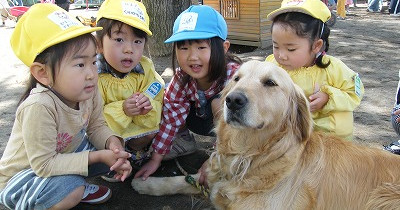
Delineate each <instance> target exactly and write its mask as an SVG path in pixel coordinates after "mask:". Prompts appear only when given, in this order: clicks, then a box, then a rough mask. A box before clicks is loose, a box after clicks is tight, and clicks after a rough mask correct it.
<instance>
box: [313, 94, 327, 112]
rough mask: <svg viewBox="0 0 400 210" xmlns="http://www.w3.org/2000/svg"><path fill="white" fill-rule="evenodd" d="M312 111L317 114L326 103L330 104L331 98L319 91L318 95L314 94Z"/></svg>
mask: <svg viewBox="0 0 400 210" xmlns="http://www.w3.org/2000/svg"><path fill="white" fill-rule="evenodd" d="M309 99H310V111H311V112H315V111H318V110H321V109H322V108H323V107H324V106H325V104H326V103H328V100H329V96H328V94H326V93H324V92H321V91H318V92H317V93H314V94H312V95H311V96H310V97H309Z"/></svg>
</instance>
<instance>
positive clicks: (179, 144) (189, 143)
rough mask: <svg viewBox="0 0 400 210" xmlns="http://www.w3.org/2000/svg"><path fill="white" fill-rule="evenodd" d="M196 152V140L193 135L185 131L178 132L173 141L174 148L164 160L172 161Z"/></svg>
mask: <svg viewBox="0 0 400 210" xmlns="http://www.w3.org/2000/svg"><path fill="white" fill-rule="evenodd" d="M195 151H196V140H195V139H194V136H193V134H191V133H190V132H189V130H188V129H185V130H183V131H181V132H178V133H177V134H176V136H175V138H174V140H173V141H172V147H171V150H170V151H169V153H168V154H166V155H165V156H164V159H163V160H171V159H174V158H176V157H178V156H183V155H188V154H191V153H193V152H195Z"/></svg>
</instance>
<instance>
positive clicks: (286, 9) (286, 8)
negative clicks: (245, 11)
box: [267, 6, 319, 21]
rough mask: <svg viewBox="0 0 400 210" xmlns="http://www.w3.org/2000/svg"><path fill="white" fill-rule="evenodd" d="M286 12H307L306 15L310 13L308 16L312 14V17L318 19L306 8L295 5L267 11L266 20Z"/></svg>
mask: <svg viewBox="0 0 400 210" xmlns="http://www.w3.org/2000/svg"><path fill="white" fill-rule="evenodd" d="M287 12H300V13H304V14H307V15H310V16H312V17H314V18H317V19H319V18H318V17H316V16H315V15H313V14H311V13H310V12H308V11H307V10H305V9H303V8H299V7H297V6H296V7H284V8H279V9H277V10H275V11H273V12H271V13H269V14H268V15H267V20H269V21H272V20H274V18H275V17H276V16H278V15H280V14H283V13H287Z"/></svg>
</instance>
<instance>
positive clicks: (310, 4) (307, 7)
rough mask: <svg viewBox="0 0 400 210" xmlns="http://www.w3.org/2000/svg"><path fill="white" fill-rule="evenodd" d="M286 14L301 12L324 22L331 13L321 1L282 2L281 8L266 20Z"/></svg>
mask: <svg viewBox="0 0 400 210" xmlns="http://www.w3.org/2000/svg"><path fill="white" fill-rule="evenodd" d="M287 12H301V13H304V14H307V15H310V16H312V17H314V18H316V19H319V20H321V21H322V22H324V23H325V22H326V21H328V20H329V18H331V11H329V9H328V7H327V6H326V5H325V4H324V3H323V2H322V1H321V0H283V1H282V4H281V8H279V9H276V10H274V11H272V12H271V13H269V14H268V16H267V20H271V21H272V20H273V19H274V18H275V17H276V16H278V15H280V14H283V13H287Z"/></svg>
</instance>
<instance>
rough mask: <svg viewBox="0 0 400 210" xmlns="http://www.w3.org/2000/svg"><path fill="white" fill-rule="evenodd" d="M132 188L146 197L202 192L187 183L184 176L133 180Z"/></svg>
mask: <svg viewBox="0 0 400 210" xmlns="http://www.w3.org/2000/svg"><path fill="white" fill-rule="evenodd" d="M131 185H132V188H133V189H134V190H136V191H137V192H138V193H139V194H146V195H155V196H161V195H174V194H198V193H200V191H199V190H198V189H197V188H195V187H193V186H192V185H190V184H189V183H187V182H186V181H185V177H184V176H175V177H149V178H147V180H146V181H143V180H142V179H141V178H136V179H133V180H132V183H131Z"/></svg>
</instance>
